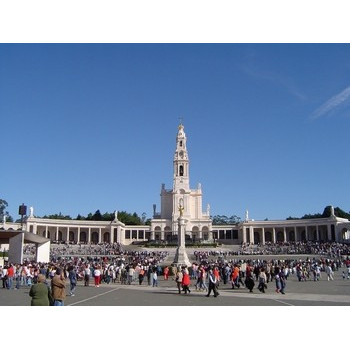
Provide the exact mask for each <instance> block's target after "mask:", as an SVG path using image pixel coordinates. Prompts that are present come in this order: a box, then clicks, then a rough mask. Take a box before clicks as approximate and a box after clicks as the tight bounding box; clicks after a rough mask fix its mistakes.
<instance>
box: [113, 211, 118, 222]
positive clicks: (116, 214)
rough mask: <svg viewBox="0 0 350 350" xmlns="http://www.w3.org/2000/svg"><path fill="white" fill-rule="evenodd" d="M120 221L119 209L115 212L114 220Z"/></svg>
mask: <svg viewBox="0 0 350 350" xmlns="http://www.w3.org/2000/svg"><path fill="white" fill-rule="evenodd" d="M117 221H118V210H116V211H115V212H114V222H117Z"/></svg>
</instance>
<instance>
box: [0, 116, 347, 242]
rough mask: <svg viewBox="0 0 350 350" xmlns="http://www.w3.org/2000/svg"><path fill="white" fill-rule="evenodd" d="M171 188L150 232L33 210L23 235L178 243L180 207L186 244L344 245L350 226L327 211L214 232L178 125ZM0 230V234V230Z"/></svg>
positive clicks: (67, 239)
mask: <svg viewBox="0 0 350 350" xmlns="http://www.w3.org/2000/svg"><path fill="white" fill-rule="evenodd" d="M173 164H174V170H173V188H172V189H166V188H165V185H162V187H161V208H160V212H159V213H158V212H156V206H155V205H154V206H153V211H154V213H153V219H152V220H151V225H150V226H128V225H125V224H124V223H122V222H120V221H118V220H117V217H116V218H115V220H114V221H112V222H109V221H108V222H106V221H82V220H53V219H41V218H36V217H35V216H34V212H33V209H32V208H31V210H30V215H29V217H27V218H26V220H25V229H26V230H27V231H28V232H31V233H34V234H37V235H40V236H42V237H45V238H48V239H50V241H61V242H72V243H73V242H75V243H78V242H80V243H103V242H106V243H114V242H117V243H120V244H123V245H129V244H132V243H133V242H136V241H148V240H158V241H159V240H162V241H163V240H166V241H168V242H169V241H172V242H176V241H177V230H178V226H177V219H178V217H179V203H180V200H181V202H182V203H183V218H184V219H185V222H186V224H185V225H186V226H185V233H186V239H187V240H192V241H204V242H206V241H207V242H211V241H213V240H215V241H218V242H222V243H225V244H241V243H246V242H247V243H253V244H257V243H260V244H265V243H267V242H272V243H276V242H288V241H293V242H295V241H307V240H311V241H316V240H317V241H318V240H320V241H333V242H349V240H348V239H349V233H350V222H349V220H347V219H342V218H338V217H336V216H335V215H334V210H332V213H331V216H330V217H328V218H320V219H306V220H275V221H271V220H264V221H255V220H251V219H249V217H248V215H247V214H246V218H245V220H244V221H243V222H240V223H238V224H235V225H222V226H213V225H212V220H211V218H210V209H209V205H208V206H207V208H206V210H205V211H204V212H203V208H202V188H201V185H200V184H198V186H197V188H196V189H191V188H190V160H189V155H188V150H187V138H186V134H185V131H184V126H183V125H182V123H181V124H180V125H179V127H178V131H177V136H176V149H175V155H174V160H173ZM0 229H1V228H0ZM2 229H5V230H11V229H13V230H18V229H20V224H14V223H6V222H3V223H2Z"/></svg>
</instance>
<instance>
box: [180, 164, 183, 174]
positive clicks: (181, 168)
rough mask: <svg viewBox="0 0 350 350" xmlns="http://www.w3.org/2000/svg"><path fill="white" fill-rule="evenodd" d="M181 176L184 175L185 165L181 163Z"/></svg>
mask: <svg viewBox="0 0 350 350" xmlns="http://www.w3.org/2000/svg"><path fill="white" fill-rule="evenodd" d="M180 176H184V166H183V165H180Z"/></svg>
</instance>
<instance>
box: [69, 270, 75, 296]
mask: <svg viewBox="0 0 350 350" xmlns="http://www.w3.org/2000/svg"><path fill="white" fill-rule="evenodd" d="M68 278H69V283H70V291H69V295H70V296H71V297H74V296H75V289H76V287H77V273H76V271H75V268H74V266H70V267H69V268H68Z"/></svg>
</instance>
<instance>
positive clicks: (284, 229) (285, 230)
mask: <svg viewBox="0 0 350 350" xmlns="http://www.w3.org/2000/svg"><path fill="white" fill-rule="evenodd" d="M283 242H287V229H286V227H283Z"/></svg>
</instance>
